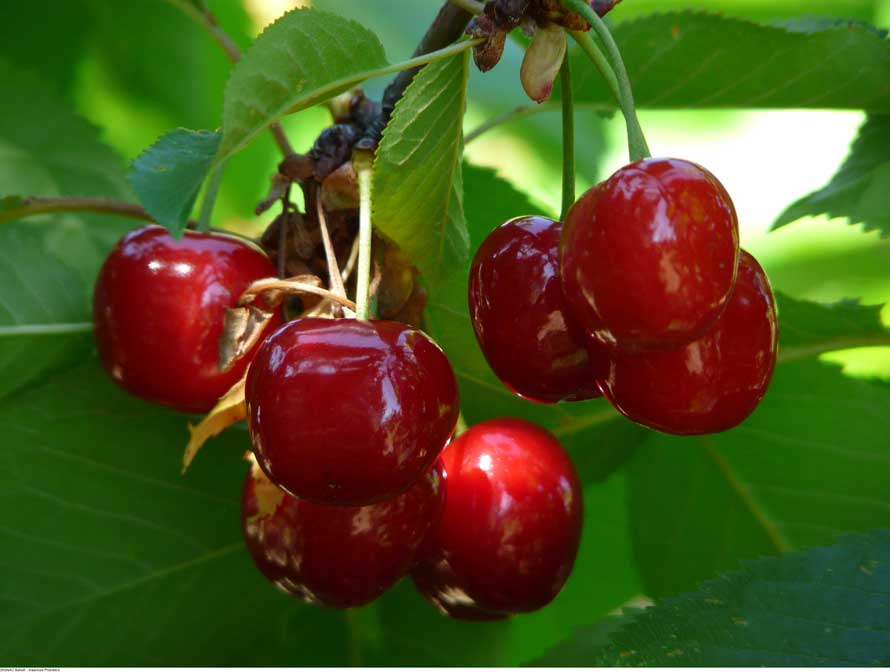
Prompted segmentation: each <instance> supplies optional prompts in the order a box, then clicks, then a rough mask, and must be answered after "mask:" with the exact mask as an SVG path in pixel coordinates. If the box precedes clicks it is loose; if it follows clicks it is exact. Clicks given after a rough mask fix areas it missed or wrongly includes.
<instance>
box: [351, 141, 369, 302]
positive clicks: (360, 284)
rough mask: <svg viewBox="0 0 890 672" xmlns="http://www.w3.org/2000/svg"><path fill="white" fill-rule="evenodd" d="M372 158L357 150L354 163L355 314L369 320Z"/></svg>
mask: <svg viewBox="0 0 890 672" xmlns="http://www.w3.org/2000/svg"><path fill="white" fill-rule="evenodd" d="M371 161H372V159H371V157H370V156H369V155H368V154H366V153H365V152H357V153H356V156H355V158H354V159H353V163H354V165H355V172H356V174H357V175H358V193H359V210H358V269H357V272H356V276H355V316H356V317H357V318H358V319H359V320H367V319H368V315H369V313H370V301H369V294H370V288H371V242H372V236H371V233H372V226H371V199H372V196H371V191H372V180H371V178H372V177H373V170H372V168H371V165H372V163H371Z"/></svg>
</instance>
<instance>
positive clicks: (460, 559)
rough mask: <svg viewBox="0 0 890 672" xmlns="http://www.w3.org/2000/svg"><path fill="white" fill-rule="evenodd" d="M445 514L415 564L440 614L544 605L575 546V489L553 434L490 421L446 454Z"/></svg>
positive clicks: (417, 578) (473, 614)
mask: <svg viewBox="0 0 890 672" xmlns="http://www.w3.org/2000/svg"><path fill="white" fill-rule="evenodd" d="M441 459H442V464H443V465H444V468H445V488H446V494H445V506H444V509H443V511H442V516H441V518H440V520H439V523H438V524H437V525H436V526H435V527H433V529H432V531H431V532H430V536H429V537H428V538H427V540H426V541H425V542H424V545H423V548H422V549H421V551H420V553H419V554H418V564H417V566H416V567H415V568H414V570H413V571H412V576H413V578H414V582H415V585H416V586H417V587H418V589H419V590H420V592H421V593H422V594H423V595H424V596H425V597H426V598H427V599H428V600H429V601H430V602H432V603H433V604H434V605H436V606H437V607H438V608H439V609H440V611H442V612H443V613H445V614H446V615H450V616H454V617H456V618H465V619H472V620H482V619H490V618H494V617H496V616H497V615H502V616H503V615H509V614H512V613H519V612H528V611H534V610H536V609H540V608H541V607H543V606H544V605H546V604H548V603H549V602H550V601H551V600H552V599H553V598H554V597H556V595H557V594H558V593H559V591H560V590H561V589H562V586H563V584H564V583H565V582H566V579H568V577H569V574H570V573H571V571H572V566H573V565H574V562H575V555H576V554H577V551H578V543H579V541H580V538H581V525H582V520H583V505H582V491H581V484H580V482H579V481H578V476H577V474H576V473H575V468H574V467H573V466H572V462H571V460H570V459H569V456H568V454H567V453H566V451H565V450H564V449H563V447H562V446H561V445H560V444H559V442H558V441H557V440H556V439H555V438H553V436H552V435H551V434H549V433H548V432H546V431H545V430H543V429H541V428H540V427H537V426H536V425H533V424H531V423H530V422H526V421H525V420H518V419H513V418H503V419H498V420H488V421H486V422H482V423H480V424H478V425H475V426H473V427H472V428H470V429H469V430H467V431H466V432H464V433H463V434H461V435H460V436H458V437H457V438H456V439H455V440H454V441H452V442H451V444H450V445H449V446H448V447H447V448H446V449H445V451H444V452H443V453H442V458H441Z"/></svg>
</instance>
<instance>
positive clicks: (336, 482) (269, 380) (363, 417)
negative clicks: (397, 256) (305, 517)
mask: <svg viewBox="0 0 890 672" xmlns="http://www.w3.org/2000/svg"><path fill="white" fill-rule="evenodd" d="M246 398H247V419H248V426H249V428H250V436H251V439H252V440H253V446H254V453H255V454H256V456H257V460H258V461H259V463H260V466H261V467H262V468H263V470H264V471H265V472H266V474H268V476H269V478H271V479H272V481H273V482H274V483H275V484H276V485H278V486H279V487H281V488H283V489H284V490H286V491H287V492H289V493H290V494H292V495H294V496H295V497H299V498H301V499H305V500H308V501H313V502H317V503H320V504H349V505H361V504H370V503H373V502H378V501H381V500H383V499H387V498H389V497H393V496H394V495H397V494H399V493H400V492H404V491H405V490H406V489H407V488H408V487H409V486H410V485H411V484H412V483H413V482H414V481H416V480H417V479H418V478H420V476H421V474H423V473H424V472H426V471H427V470H428V469H429V468H430V466H432V464H433V462H434V461H435V459H436V457H438V455H439V453H440V452H441V451H442V448H443V447H444V446H445V443H446V442H447V441H448V438H449V437H450V436H451V433H452V432H453V431H454V426H455V424H456V422H457V415H458V412H459V402H458V391H457V384H456V382H455V380H454V373H453V372H452V370H451V365H450V364H449V363H448V359H447V358H446V357H445V353H443V352H442V350H440V349H439V346H437V345H436V344H435V343H433V342H432V341H431V340H430V339H429V338H428V337H427V336H426V335H425V334H424V333H423V332H421V331H418V330H417V329H414V328H412V327H409V326H407V325H405V324H401V323H398V322H387V321H382V320H372V321H367V322H366V321H360V320H350V319H340V320H331V319H323V318H302V319H298V320H295V321H293V322H290V323H289V324H286V325H285V326H283V327H281V329H279V330H278V331H276V332H275V333H274V334H272V336H270V337H269V338H268V339H267V340H266V342H265V343H263V345H262V346H261V347H260V349H259V350H258V351H257V354H256V357H255V358H254V360H253V363H252V364H251V366H250V371H249V372H248V374H247V389H246Z"/></svg>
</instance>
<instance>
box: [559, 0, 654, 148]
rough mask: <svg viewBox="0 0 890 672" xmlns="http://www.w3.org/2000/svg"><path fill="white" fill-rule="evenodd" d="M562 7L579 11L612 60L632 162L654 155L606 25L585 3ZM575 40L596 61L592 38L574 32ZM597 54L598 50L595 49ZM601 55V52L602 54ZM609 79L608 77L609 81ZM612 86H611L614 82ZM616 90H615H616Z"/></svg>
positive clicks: (569, 0) (568, 0)
mask: <svg viewBox="0 0 890 672" xmlns="http://www.w3.org/2000/svg"><path fill="white" fill-rule="evenodd" d="M562 4H563V6H565V7H566V8H568V9H570V10H572V11H574V12H577V13H578V14H580V15H581V17H582V18H583V19H584V20H585V21H587V23H589V24H590V25H591V27H592V28H593V30H594V31H595V32H596V34H597V36H598V37H599V39H600V40H601V41H602V43H603V45H604V46H605V47H606V51H607V52H608V54H609V57H610V58H611V61H612V62H611V66H612V72H613V74H614V76H615V78H616V79H617V88H618V102H619V103H620V105H621V112H622V113H623V114H624V121H625V123H626V125H627V145H628V150H629V154H630V160H631V161H639V160H640V159H645V158H647V157H649V156H651V155H652V154H651V152H650V151H649V144H648V143H647V142H646V136H645V135H644V134H643V128H642V127H641V126H640V120H639V119H638V118H637V110H636V106H635V105H634V96H633V89H632V87H631V84H630V77H628V75H627V68H626V67H625V65H624V59H623V58H622V56H621V50H620V49H619V48H618V45H617V44H616V43H615V39H614V38H613V37H612V33H611V32H610V31H609V27H608V26H607V25H606V22H605V21H603V20H602V18H600V16H599V14H597V13H596V12H595V11H593V10H592V9H591V8H590V6H589V5H588V4H587V3H586V2H584V0H562ZM572 37H574V38H575V41H576V42H578V44H579V45H580V46H581V48H582V49H583V50H584V51H585V52H586V53H587V55H588V56H590V57H591V60H594V57H593V56H592V55H591V54H592V51H593V50H594V48H595V45H594V43H593V39H592V38H591V37H590V35H589V34H588V33H584V32H578V31H573V32H572ZM596 51H599V50H598V49H596ZM600 56H602V53H601V52H600ZM594 62H595V63H596V65H597V67H598V68H599V69H600V72H602V71H603V69H602V67H601V65H600V64H599V63H597V62H596V60H594ZM608 79H609V78H608V77H607V80H608ZM609 85H610V86H612V84H611V82H609ZM613 90H614V89H613Z"/></svg>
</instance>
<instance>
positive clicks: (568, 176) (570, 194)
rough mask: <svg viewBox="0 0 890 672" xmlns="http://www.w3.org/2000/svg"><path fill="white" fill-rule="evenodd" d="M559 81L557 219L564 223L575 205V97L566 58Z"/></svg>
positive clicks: (560, 71) (560, 70)
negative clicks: (559, 189)
mask: <svg viewBox="0 0 890 672" xmlns="http://www.w3.org/2000/svg"><path fill="white" fill-rule="evenodd" d="M559 81H560V84H561V85H562V91H561V95H562V213H561V214H560V216H559V219H560V221H562V222H564V221H566V215H568V214H569V208H571V207H572V206H573V205H574V204H575V96H574V94H573V93H572V71H571V67H570V66H569V59H568V58H564V59H563V61H562V67H561V68H560V69H559Z"/></svg>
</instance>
